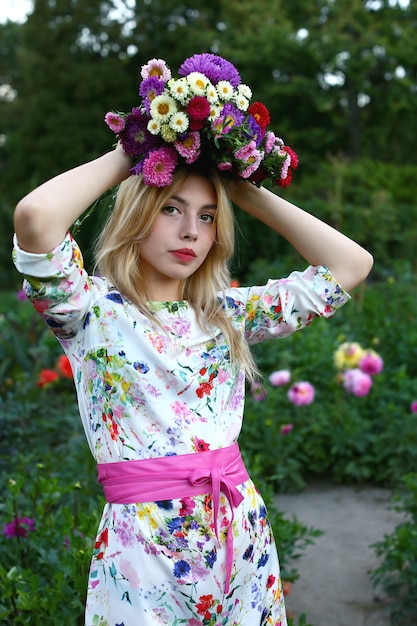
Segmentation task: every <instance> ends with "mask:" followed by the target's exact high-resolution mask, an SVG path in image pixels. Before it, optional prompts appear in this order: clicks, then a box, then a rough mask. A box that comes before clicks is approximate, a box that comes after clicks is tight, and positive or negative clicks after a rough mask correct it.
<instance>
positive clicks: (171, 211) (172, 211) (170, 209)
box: [161, 204, 179, 215]
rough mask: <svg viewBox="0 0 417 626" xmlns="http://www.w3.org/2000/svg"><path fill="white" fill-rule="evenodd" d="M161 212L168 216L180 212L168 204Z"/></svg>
mask: <svg viewBox="0 0 417 626" xmlns="http://www.w3.org/2000/svg"><path fill="white" fill-rule="evenodd" d="M161 212H162V213H166V215H176V214H177V213H178V212H179V209H178V208H177V207H176V206H173V205H172V204H167V205H166V206H164V207H162V209H161Z"/></svg>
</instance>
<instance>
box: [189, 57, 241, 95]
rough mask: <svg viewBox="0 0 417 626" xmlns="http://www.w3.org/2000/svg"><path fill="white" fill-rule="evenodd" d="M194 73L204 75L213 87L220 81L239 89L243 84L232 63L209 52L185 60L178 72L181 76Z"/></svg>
mask: <svg viewBox="0 0 417 626" xmlns="http://www.w3.org/2000/svg"><path fill="white" fill-rule="evenodd" d="M192 72H200V73H201V74H204V76H207V78H208V79H209V80H210V81H211V82H212V83H213V85H217V83H218V82H219V81H220V80H228V81H229V82H230V84H231V85H233V87H237V86H238V85H240V82H241V81H240V74H239V72H238V71H237V69H236V68H235V66H234V65H233V64H232V63H230V61H227V60H226V59H223V57H220V56H218V55H217V54H211V53H209V52H204V53H203V54H194V55H193V56H192V57H189V58H188V59H185V61H184V63H182V65H181V66H180V69H179V70H178V74H179V75H180V76H188V74H191V73H192Z"/></svg>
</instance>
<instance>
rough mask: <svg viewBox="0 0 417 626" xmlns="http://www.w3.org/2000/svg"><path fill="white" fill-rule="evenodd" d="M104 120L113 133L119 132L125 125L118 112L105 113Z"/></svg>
mask: <svg viewBox="0 0 417 626" xmlns="http://www.w3.org/2000/svg"><path fill="white" fill-rule="evenodd" d="M104 121H105V122H106V124H107V126H108V127H109V128H110V130H112V131H113V132H114V133H120V132H121V131H122V130H123V129H124V127H125V121H124V119H123V117H122V116H121V115H119V114H118V113H113V112H112V111H109V112H108V113H106V115H105V117H104Z"/></svg>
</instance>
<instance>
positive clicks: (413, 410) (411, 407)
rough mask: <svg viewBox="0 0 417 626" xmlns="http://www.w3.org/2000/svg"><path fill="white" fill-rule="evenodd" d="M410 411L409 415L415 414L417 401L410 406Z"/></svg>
mask: <svg viewBox="0 0 417 626" xmlns="http://www.w3.org/2000/svg"><path fill="white" fill-rule="evenodd" d="M410 411H411V413H417V400H414V401H413V402H412V403H411V404H410Z"/></svg>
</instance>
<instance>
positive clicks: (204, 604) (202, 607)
mask: <svg viewBox="0 0 417 626" xmlns="http://www.w3.org/2000/svg"><path fill="white" fill-rule="evenodd" d="M213 604H214V600H213V596H212V595H211V594H210V595H208V596H200V602H198V603H197V604H196V605H195V608H196V609H197V613H200V615H204V614H205V612H206V611H207V610H208V609H209V608H211V607H212V606H213ZM209 619H210V617H209Z"/></svg>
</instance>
